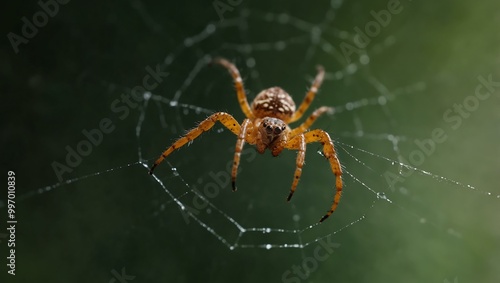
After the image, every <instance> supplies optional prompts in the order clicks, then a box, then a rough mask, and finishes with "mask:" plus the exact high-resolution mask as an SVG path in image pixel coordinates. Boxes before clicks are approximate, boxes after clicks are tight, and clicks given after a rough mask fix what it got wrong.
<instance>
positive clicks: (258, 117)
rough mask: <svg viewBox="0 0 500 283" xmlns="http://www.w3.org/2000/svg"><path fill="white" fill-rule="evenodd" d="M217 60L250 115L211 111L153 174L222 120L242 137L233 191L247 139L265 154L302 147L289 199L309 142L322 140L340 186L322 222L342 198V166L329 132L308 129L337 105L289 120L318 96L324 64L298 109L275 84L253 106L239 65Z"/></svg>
mask: <svg viewBox="0 0 500 283" xmlns="http://www.w3.org/2000/svg"><path fill="white" fill-rule="evenodd" d="M213 63H215V64H219V65H221V66H223V67H224V68H226V69H227V70H228V71H229V73H230V74H231V76H232V78H233V81H234V85H235V87H236V94H237V96H238V102H239V104H240V107H241V110H242V111H243V113H244V114H245V116H246V119H245V120H243V123H241V125H240V124H239V123H238V121H236V119H234V117H233V116H231V115H230V114H228V113H225V112H217V113H214V114H212V115H210V116H209V117H208V118H206V119H205V120H204V121H202V122H201V123H199V124H198V126H197V127H196V128H194V129H192V130H190V131H189V132H188V133H187V134H186V135H184V136H183V137H181V138H179V139H178V140H177V141H176V142H174V143H173V144H172V145H171V146H170V147H168V148H167V149H166V150H165V151H164V152H163V153H162V154H161V156H160V157H159V158H158V159H157V160H156V161H155V163H154V164H153V166H152V167H151V169H150V170H149V174H153V170H154V169H155V168H156V166H158V165H159V164H160V163H161V162H162V161H163V160H164V159H165V158H166V157H167V156H169V155H170V154H171V153H172V152H173V151H174V150H176V149H179V148H181V147H182V146H184V145H185V144H187V143H189V142H191V141H193V140H194V139H196V138H197V137H198V136H200V135H201V134H202V133H203V132H206V131H208V130H210V128H212V127H213V126H214V125H215V123H216V122H217V121H219V122H220V123H222V124H223V125H224V126H225V127H226V128H228V129H229V130H230V131H231V132H233V133H234V134H235V135H236V136H237V137H238V139H237V141H236V149H235V153H234V161H233V167H232V172H231V178H232V189H233V191H236V173H237V170H238V165H239V163H240V155H241V151H242V149H243V145H244V144H245V142H246V143H248V144H252V145H255V146H256V147H257V151H258V152H259V153H261V154H262V153H264V152H265V150H266V149H269V150H270V151H271V153H272V155H273V156H278V155H279V154H280V153H281V152H282V151H283V149H285V148H287V149H293V150H297V151H298V154H297V159H296V168H295V174H294V179H293V182H292V187H291V189H290V193H289V195H288V197H287V199H286V200H287V201H290V199H291V198H292V196H293V194H294V192H295V189H296V188H297V184H298V183H299V179H300V176H301V175H302V167H303V165H304V159H305V153H306V144H307V143H312V142H320V143H321V144H322V145H323V153H324V156H325V157H326V159H328V161H329V162H330V167H331V170H332V171H333V174H335V187H336V193H335V195H334V198H333V203H332V206H331V208H330V210H328V211H327V213H326V214H325V215H324V216H323V217H322V218H321V219H320V220H319V222H323V221H324V220H325V219H327V218H328V217H329V216H330V215H331V214H332V213H333V212H334V211H335V209H336V208H337V206H338V203H339V201H340V197H341V194H342V178H341V176H342V169H341V166H340V162H339V160H338V158H337V154H336V152H335V147H334V146H333V142H332V140H331V138H330V136H329V135H328V133H327V132H325V131H324V130H321V129H317V130H311V131H308V129H309V127H310V126H311V125H312V124H313V123H314V121H316V119H317V118H318V117H319V116H320V115H322V114H324V113H328V114H331V113H333V108H331V107H325V106H323V107H320V108H318V109H316V111H314V112H313V113H312V114H311V116H309V117H308V118H307V119H306V120H305V122H303V123H302V124H301V125H299V126H298V127H297V128H294V129H291V128H290V127H289V126H288V124H289V123H292V122H295V121H297V120H298V119H300V118H301V117H302V115H303V114H304V112H305V111H306V110H307V108H308V107H309V105H310V104H311V102H312V100H313V99H314V96H315V95H316V92H317V91H318V89H319V87H320V86H321V83H322V82H323V78H324V75H325V71H324V69H323V67H322V66H318V67H317V69H318V72H317V75H316V78H315V79H314V81H313V84H312V86H311V88H310V89H309V91H308V93H307V95H306V96H305V98H304V100H303V101H302V103H301V104H300V106H299V108H298V109H297V110H296V107H295V103H294V101H293V99H292V97H291V96H290V95H289V94H288V93H287V92H285V91H284V90H283V89H282V88H280V87H271V88H268V89H265V90H263V91H261V92H260V93H259V94H258V95H257V96H256V97H255V99H254V100H253V102H252V105H251V106H250V105H249V104H248V101H247V97H246V93H245V89H244V88H243V80H242V78H241V76H240V72H239V71H238V69H237V68H236V66H235V65H234V64H232V63H231V62H229V61H228V60H226V59H223V58H216V59H214V60H213Z"/></svg>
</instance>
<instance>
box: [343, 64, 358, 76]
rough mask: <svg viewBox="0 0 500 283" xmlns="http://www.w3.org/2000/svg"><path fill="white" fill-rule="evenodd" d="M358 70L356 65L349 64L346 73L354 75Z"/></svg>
mask: <svg viewBox="0 0 500 283" xmlns="http://www.w3.org/2000/svg"><path fill="white" fill-rule="evenodd" d="M357 70H358V66H357V65H356V64H349V65H348V66H347V68H346V71H347V73H349V74H354V73H355V72H356V71H357Z"/></svg>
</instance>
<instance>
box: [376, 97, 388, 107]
mask: <svg viewBox="0 0 500 283" xmlns="http://www.w3.org/2000/svg"><path fill="white" fill-rule="evenodd" d="M386 103H387V98H385V96H379V97H378V104H380V105H385V104H386Z"/></svg>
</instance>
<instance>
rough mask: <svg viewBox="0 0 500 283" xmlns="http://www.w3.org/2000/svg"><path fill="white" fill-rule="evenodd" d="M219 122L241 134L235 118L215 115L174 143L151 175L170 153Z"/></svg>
mask: <svg viewBox="0 0 500 283" xmlns="http://www.w3.org/2000/svg"><path fill="white" fill-rule="evenodd" d="M217 121H219V122H221V123H222V124H223V125H224V126H225V127H226V128H228V129H229V130H230V131H231V132H233V133H234V134H235V135H239V134H240V131H241V127H240V124H239V123H238V121H236V120H235V119H234V117H233V116H231V115H230V114H228V113H225V112H217V113H214V114H212V115H210V116H209V117H208V118H206V119H205V120H203V121H202V122H201V123H200V124H198V126H197V127H196V128H194V129H192V130H191V131H189V132H188V133H187V134H186V135H185V136H183V137H181V138H180V139H178V140H177V141H176V142H174V143H173V144H172V145H171V146H170V147H169V148H167V149H166V150H165V151H164V152H163V153H162V154H161V155H160V157H159V158H158V159H157V160H156V161H155V163H154V164H153V166H152V167H151V169H150V170H149V174H153V170H154V169H155V168H156V166H158V165H160V163H162V162H163V160H164V159H165V158H166V157H167V156H169V155H170V153H172V152H173V151H174V150H176V149H179V148H181V147H182V146H184V145H185V144H186V143H188V142H190V141H192V140H194V139H196V138H197V137H198V136H199V135H201V134H202V133H203V132H206V131H208V130H210V129H211V128H212V127H213V126H214V125H215V122H217Z"/></svg>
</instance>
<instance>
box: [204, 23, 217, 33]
mask: <svg viewBox="0 0 500 283" xmlns="http://www.w3.org/2000/svg"><path fill="white" fill-rule="evenodd" d="M205 31H206V32H207V33H208V34H211V33H213V32H214V31H215V25H214V24H209V25H208V26H207V28H206V29H205Z"/></svg>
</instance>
